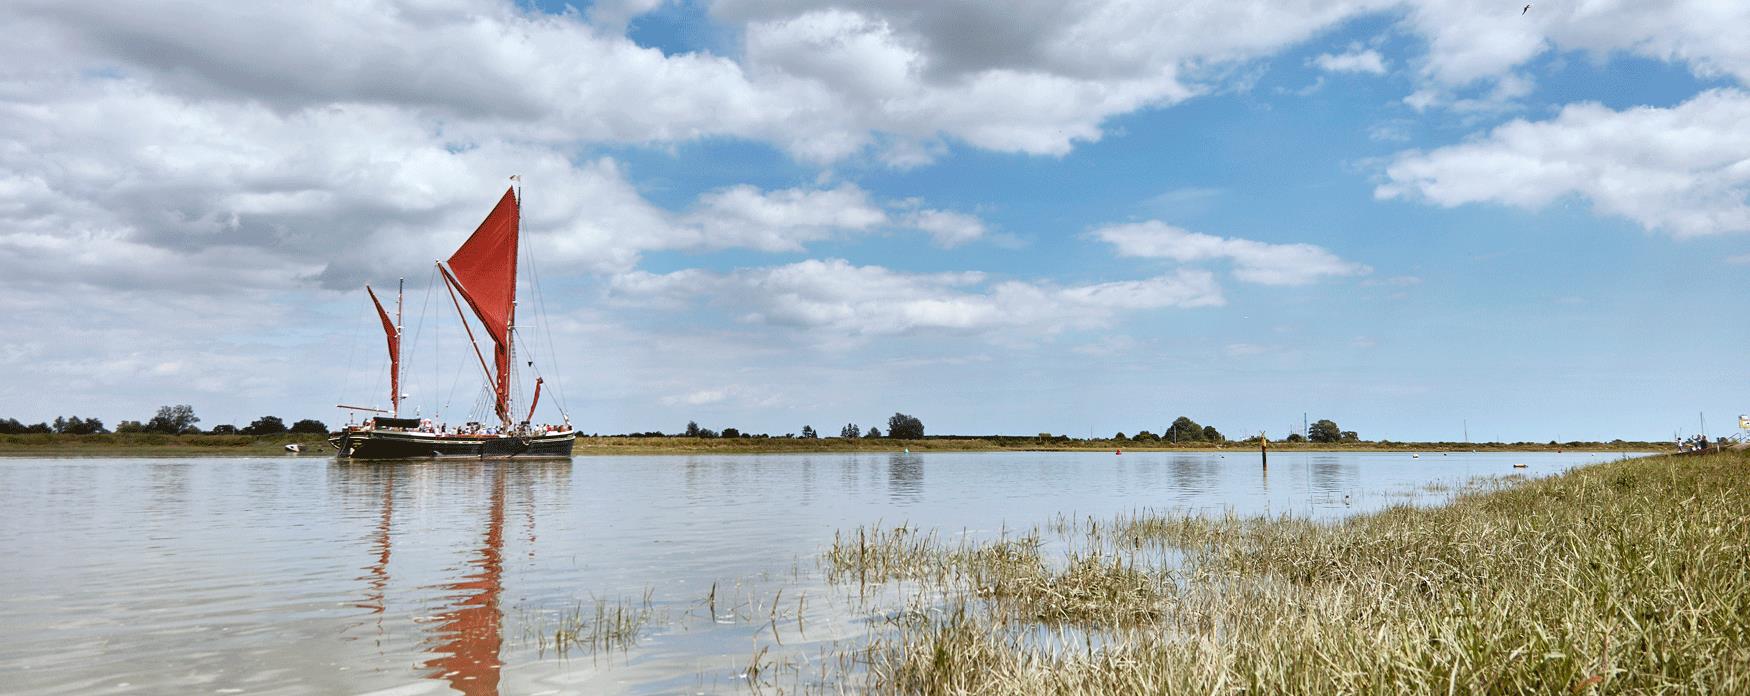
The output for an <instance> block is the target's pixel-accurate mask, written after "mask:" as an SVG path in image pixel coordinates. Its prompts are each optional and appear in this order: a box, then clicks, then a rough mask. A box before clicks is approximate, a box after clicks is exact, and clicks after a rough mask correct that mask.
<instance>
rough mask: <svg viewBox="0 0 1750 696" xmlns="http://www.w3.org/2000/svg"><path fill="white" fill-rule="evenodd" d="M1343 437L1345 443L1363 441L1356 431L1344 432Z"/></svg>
mask: <svg viewBox="0 0 1750 696" xmlns="http://www.w3.org/2000/svg"><path fill="white" fill-rule="evenodd" d="M1342 437H1343V441H1344V442H1360V441H1361V436H1360V435H1356V434H1355V431H1353V430H1345V431H1343V436H1342Z"/></svg>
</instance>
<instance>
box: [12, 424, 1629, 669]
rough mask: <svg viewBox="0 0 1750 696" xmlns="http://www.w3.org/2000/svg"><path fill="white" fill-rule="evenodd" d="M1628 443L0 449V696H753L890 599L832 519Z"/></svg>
mask: <svg viewBox="0 0 1750 696" xmlns="http://www.w3.org/2000/svg"><path fill="white" fill-rule="evenodd" d="M1621 456H1623V455H1621V454H1619V453H1561V454H1558V453H1502V452H1488V453H1452V454H1449V455H1443V454H1440V453H1424V454H1422V455H1421V456H1420V458H1412V457H1411V456H1410V454H1408V453H1283V452H1279V453H1273V454H1272V455H1271V456H1270V466H1269V468H1268V469H1267V470H1266V469H1264V468H1263V467H1261V466H1259V461H1258V456H1257V454H1256V453H1255V452H1248V453H1241V452H1227V453H1214V452H1211V453H1166V452H1134V453H1125V454H1122V455H1115V454H1114V453H1112V452H1076V453H1056V452H1038V453H1033V452H1005V453H931V454H882V453H869V454H849V455H846V454H825V455H781V456H780V455H773V456H757V455H756V456H748V455H737V456H727V455H726V456H696V457H580V458H577V459H576V460H573V461H568V462H567V461H556V462H512V463H490V462H488V463H480V462H437V463H411V464H396V465H385V464H352V463H342V462H335V461H332V460H328V459H322V458H317V457H309V456H305V457H284V458H239V459H214V458H201V459H177V458H166V459H0V495H3V496H4V500H5V504H4V505H0V557H3V558H5V559H6V560H5V567H4V570H3V571H0V675H5V676H4V677H3V679H4V683H3V686H0V691H5V692H7V693H45V694H60V693H65V694H71V693H78V694H103V693H275V694H278V693H285V694H302V693H371V692H378V693H390V694H423V693H451V692H461V693H467V694H495V693H505V694H542V693H545V694H569V693H579V694H597V693H676V692H685V693H737V692H743V691H746V690H747V683H746V681H745V676H744V675H743V672H744V671H745V670H746V669H747V666H748V664H749V662H750V659H751V657H752V656H753V655H754V653H755V652H756V651H757V650H759V649H760V648H761V647H769V648H770V649H772V650H774V651H777V653H773V654H780V653H787V654H791V655H810V654H820V653H821V652H823V651H830V650H831V648H832V647H834V646H838V645H844V644H855V643H856V642H857V641H858V640H859V639H860V638H861V637H862V636H863V635H865V634H866V631H867V626H868V624H867V620H868V618H869V616H870V614H871V613H872V612H875V611H876V609H875V608H873V607H871V606H870V605H868V604H866V603H860V602H859V601H856V600H855V599H854V595H855V592H853V591H851V590H849V589H846V588H842V587H837V586H834V585H832V584H830V583H828V582H827V581H826V580H825V579H824V573H823V572H822V570H821V569H820V568H819V566H818V565H817V560H816V559H817V557H818V555H819V553H820V552H821V551H822V549H823V548H824V547H825V546H826V545H828V544H830V543H831V541H832V539H833V533H834V531H835V530H841V529H846V530H848V529H852V528H855V527H857V526H859V525H873V524H877V523H879V524H882V525H888V526H898V525H900V524H910V525H913V526H916V527H921V528H925V529H932V528H933V529H937V530H940V532H941V533H942V534H943V535H944V536H953V537H958V536H959V535H961V534H968V535H972V536H974V537H980V538H983V537H993V536H996V535H998V534H1001V533H1004V530H1005V529H1006V530H1009V531H1010V532H1013V531H1015V530H1025V529H1028V528H1031V527H1033V526H1035V525H1046V524H1049V523H1050V522H1051V521H1052V520H1053V518H1055V517H1056V516H1057V515H1059V514H1060V513H1062V514H1068V515H1075V516H1092V517H1094V518H1096V519H1104V518H1111V517H1112V516H1114V515H1116V514H1119V513H1128V512H1133V511H1138V510H1143V509H1153V510H1157V511H1178V510H1184V511H1190V512H1199V513H1208V514H1223V513H1225V512H1227V511H1233V512H1235V513H1238V514H1242V515H1244V514H1254V513H1271V514H1276V513H1284V512H1289V513H1294V514H1298V515H1307V516H1315V517H1333V518H1334V517H1340V516H1344V515H1350V514H1356V513H1360V512H1366V511H1370V510H1376V509H1379V508H1382V507H1385V506H1388V505H1393V504H1400V503H1406V502H1408V503H1426V502H1439V501H1441V500H1444V499H1446V497H1447V496H1448V495H1450V492H1451V491H1452V490H1454V489H1457V488H1460V487H1462V486H1464V485H1465V484H1466V483H1467V482H1470V481H1472V480H1474V479H1477V478H1478V477H1496V476H1504V475H1509V474H1514V473H1519V474H1524V475H1527V476H1533V477H1535V476H1546V475H1549V474H1553V473H1557V472H1560V471H1562V470H1565V469H1567V468H1570V467H1573V466H1578V465H1582V464H1587V463H1592V462H1598V461H1604V460H1610V459H1616V458H1620V457H1621ZM1515 463H1524V464H1526V465H1527V467H1526V468H1523V469H1514V468H1512V465H1513V464H1515ZM713 588H715V593H714V601H712V598H713ZM792 603H794V604H795V606H791V605H792ZM598 605H599V606H600V607H602V608H605V609H607V610H610V611H611V610H624V611H629V612H631V614H632V615H634V616H635V617H636V618H637V620H636V621H635V622H634V623H637V625H639V626H640V627H641V628H640V629H639V630H637V631H633V632H631V633H630V634H628V635H626V636H622V640H620V641H619V642H615V643H612V644H611V645H608V646H607V647H605V648H603V647H597V648H595V649H579V648H576V647H573V648H571V649H569V650H567V651H564V652H561V651H560V650H558V649H557V646H556V645H555V644H554V643H553V640H552V632H553V630H554V629H555V628H556V627H558V626H560V625H563V624H565V622H566V621H567V620H568V618H569V619H570V620H572V621H573V622H575V620H576V619H577V618H578V617H583V618H585V619H589V620H591V621H592V622H593V620H594V618H595V616H596V611H597V607H598ZM587 632H588V631H586V633H587ZM610 640H611V637H610ZM778 641H782V643H781V644H779V643H778Z"/></svg>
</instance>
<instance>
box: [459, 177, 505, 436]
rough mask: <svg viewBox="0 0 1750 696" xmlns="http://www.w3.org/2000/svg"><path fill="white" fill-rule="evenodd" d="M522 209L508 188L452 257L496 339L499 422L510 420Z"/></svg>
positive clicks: (467, 294) (463, 287)
mask: <svg viewBox="0 0 1750 696" xmlns="http://www.w3.org/2000/svg"><path fill="white" fill-rule="evenodd" d="M519 214H520V211H519V209H518V205H517V199H516V189H514V188H510V189H505V192H504V197H503V198H500V199H498V205H497V206H495V207H493V209H492V214H490V215H487V216H486V221H485V222H482V223H480V227H479V228H477V229H475V230H474V234H473V235H472V236H470V237H468V241H466V242H463V243H462V248H460V249H457V250H456V253H455V254H454V255H451V256H450V260H449V262H448V263H449V266H450V271H451V272H452V273H453V274H454V276H455V284H456V289H457V290H460V291H461V293H462V299H464V300H467V301H468V306H469V307H470V308H472V309H473V310H474V315H475V316H477V317H480V323H481V325H483V326H485V327H486V333H487V335H488V336H491V337H492V343H493V351H492V358H493V360H492V361H493V365H494V367H495V368H496V370H495V372H496V374H495V375H493V377H494V382H495V383H494V384H493V393H494V395H495V396H496V397H497V404H496V406H497V409H496V410H497V411H498V417H499V419H500V420H502V421H505V422H509V420H510V327H511V323H512V322H513V321H515V320H516V252H517V228H518V226H519V222H520V221H519V218H518V216H519Z"/></svg>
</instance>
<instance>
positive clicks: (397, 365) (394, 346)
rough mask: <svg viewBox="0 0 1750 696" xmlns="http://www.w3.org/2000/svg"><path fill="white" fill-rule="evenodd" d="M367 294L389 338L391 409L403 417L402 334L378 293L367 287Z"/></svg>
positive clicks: (396, 415)
mask: <svg viewBox="0 0 1750 696" xmlns="http://www.w3.org/2000/svg"><path fill="white" fill-rule="evenodd" d="M365 292H367V293H370V295H371V304H374V305H376V306H377V316H378V317H379V318H381V319H382V320H383V334H384V335H386V336H388V337H389V403H390V404H392V405H391V406H390V407H389V408H391V409H393V411H391V413H392V414H393V415H394V416H395V417H397V418H399V417H401V333H400V332H399V331H396V330H395V322H394V320H392V319H390V318H389V312H388V311H387V310H385V309H383V303H381V302H378V301H377V291H375V290H372V289H371V286H369V285H366V286H365Z"/></svg>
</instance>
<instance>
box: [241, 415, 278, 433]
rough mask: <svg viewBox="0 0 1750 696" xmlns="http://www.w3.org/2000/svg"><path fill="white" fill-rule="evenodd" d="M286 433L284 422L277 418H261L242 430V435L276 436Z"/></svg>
mask: <svg viewBox="0 0 1750 696" xmlns="http://www.w3.org/2000/svg"><path fill="white" fill-rule="evenodd" d="M285 431H286V422H285V421H283V420H280V417H279V416H262V417H260V418H257V419H255V420H254V421H251V422H250V423H249V425H248V426H245V427H244V428H243V434H244V435H278V434H280V433H283V432H285Z"/></svg>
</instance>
